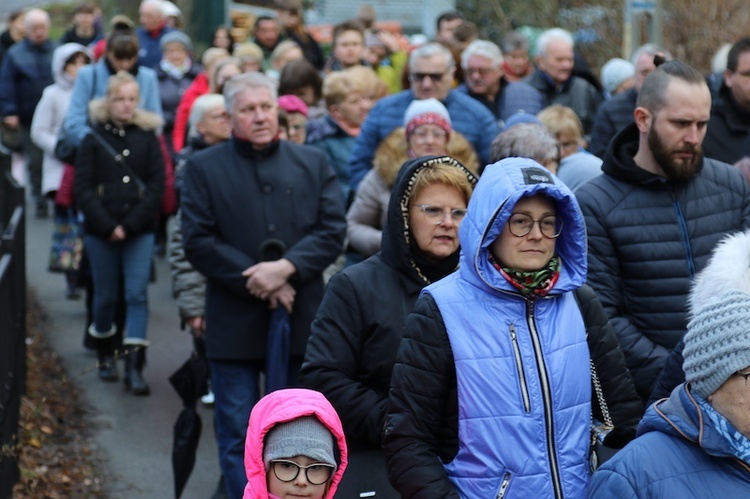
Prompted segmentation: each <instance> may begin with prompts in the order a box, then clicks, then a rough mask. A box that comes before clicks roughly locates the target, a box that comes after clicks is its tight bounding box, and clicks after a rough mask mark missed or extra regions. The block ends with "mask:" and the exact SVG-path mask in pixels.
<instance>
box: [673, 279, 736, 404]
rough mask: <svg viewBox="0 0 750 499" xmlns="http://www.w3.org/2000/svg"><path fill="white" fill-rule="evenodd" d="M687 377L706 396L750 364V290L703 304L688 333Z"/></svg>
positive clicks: (685, 350) (694, 387) (685, 363)
mask: <svg viewBox="0 0 750 499" xmlns="http://www.w3.org/2000/svg"><path fill="white" fill-rule="evenodd" d="M683 356H684V358H685V361H684V363H683V365H682V367H683V370H684V371H685V380H686V381H687V382H688V383H690V387H691V389H692V390H693V392H694V393H696V394H698V395H700V396H701V397H703V398H704V399H707V398H708V396H709V395H711V394H712V393H714V392H715V391H716V390H717V389H718V388H719V387H720V386H721V385H722V384H723V383H724V382H725V381H726V380H727V379H729V377H730V376H732V374H734V373H736V372H737V371H739V370H741V369H745V368H746V367H748V366H750V294H748V293H745V292H742V291H730V292H728V293H725V294H723V295H721V296H720V297H718V299H716V300H714V301H712V302H710V303H709V304H708V305H707V306H705V307H702V308H700V309H699V310H698V311H697V312H696V313H695V315H694V317H693V320H691V321H690V323H689V324H688V330H687V333H686V334H685V349H684V351H683Z"/></svg>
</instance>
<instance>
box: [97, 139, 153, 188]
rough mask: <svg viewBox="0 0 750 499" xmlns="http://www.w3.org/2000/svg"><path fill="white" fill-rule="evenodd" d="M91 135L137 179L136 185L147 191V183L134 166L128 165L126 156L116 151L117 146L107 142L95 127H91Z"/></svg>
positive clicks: (126, 171)
mask: <svg viewBox="0 0 750 499" xmlns="http://www.w3.org/2000/svg"><path fill="white" fill-rule="evenodd" d="M91 135H93V136H94V138H95V139H96V140H97V141H98V142H99V143H100V144H101V145H102V146H104V148H105V149H106V150H107V152H108V153H109V154H111V155H112V157H113V158H114V160H115V162H116V163H119V164H120V166H122V168H123V169H124V170H125V173H127V174H128V175H130V176H131V177H132V178H133V180H134V181H135V183H136V185H137V186H138V189H141V190H142V191H144V192H145V191H146V184H145V183H144V182H143V180H141V178H140V177H139V176H138V174H137V173H135V172H134V171H133V169H132V168H130V166H129V165H128V163H127V162H126V161H125V157H124V156H123V155H122V154H120V153H118V152H117V151H115V148H114V147H112V146H111V145H110V144H109V142H107V141H106V140H104V137H102V136H101V135H99V134H98V133H97V132H96V130H94V129H93V128H92V129H91Z"/></svg>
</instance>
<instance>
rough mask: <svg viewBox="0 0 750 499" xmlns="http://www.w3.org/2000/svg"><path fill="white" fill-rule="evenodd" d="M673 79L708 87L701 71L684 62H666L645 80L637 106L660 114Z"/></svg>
mask: <svg viewBox="0 0 750 499" xmlns="http://www.w3.org/2000/svg"><path fill="white" fill-rule="evenodd" d="M673 79H678V80H682V81H684V82H685V83H689V84H691V85H704V86H705V85H706V80H705V79H704V78H703V75H702V74H701V73H700V71H698V70H697V69H695V68H694V67H693V66H691V65H690V64H687V63H685V62H682V61H669V62H665V63H664V64H662V65H660V66H659V67H657V68H656V69H655V70H653V71H652V72H651V74H649V75H648V76H647V77H646V79H645V80H643V86H642V87H641V90H640V92H638V101H637V103H636V106H638V107H643V108H646V109H648V110H649V111H650V112H651V113H656V112H658V111H659V110H660V109H661V108H662V107H664V97H665V95H666V90H667V86H668V85H669V82H671V81H672V80H673Z"/></svg>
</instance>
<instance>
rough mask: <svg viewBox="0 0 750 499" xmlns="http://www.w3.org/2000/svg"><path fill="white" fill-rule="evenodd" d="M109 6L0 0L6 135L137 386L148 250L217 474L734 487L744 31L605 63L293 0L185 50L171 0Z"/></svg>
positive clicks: (94, 341) (744, 448)
mask: <svg viewBox="0 0 750 499" xmlns="http://www.w3.org/2000/svg"><path fill="white" fill-rule="evenodd" d="M101 14H102V13H101V11H100V10H99V9H98V8H97V7H96V6H95V5H92V4H88V3H84V4H81V5H79V6H77V7H76V8H75V10H74V13H73V16H72V19H71V27H70V29H68V30H67V31H66V32H65V34H64V35H63V36H62V38H61V39H60V40H59V42H56V41H53V40H51V39H50V38H49V28H50V18H49V15H48V13H47V12H45V11H43V10H40V9H31V10H28V11H26V12H21V11H19V12H16V13H14V14H12V15H11V17H10V19H9V23H8V30H7V31H6V32H5V33H3V34H2V35H0V43H2V48H0V57H2V59H1V61H2V62H1V63H0V117H2V128H3V134H2V137H3V143H4V145H5V146H6V147H12V148H14V155H15V157H16V160H17V163H18V162H25V169H26V172H27V173H25V174H24V175H23V179H24V180H23V181H24V182H25V183H26V185H27V186H28V192H29V195H30V196H31V198H32V199H33V202H34V207H35V210H36V211H35V215H36V216H37V217H46V216H48V210H49V207H50V203H51V204H52V206H53V208H54V209H53V213H54V218H55V220H54V222H55V224H54V226H55V233H54V234H53V247H52V248H51V252H50V268H51V269H53V267H54V270H55V271H61V272H63V273H64V275H65V283H66V296H67V297H68V298H70V299H76V298H78V297H79V294H80V293H79V290H80V289H82V288H85V290H86V306H87V310H88V322H87V324H86V331H85V333H84V343H85V345H86V346H87V347H89V348H92V349H93V350H95V351H96V354H97V367H98V376H99V378H100V379H101V380H102V381H103V382H110V383H111V382H115V381H118V380H119V379H120V373H119V371H118V359H120V358H122V359H124V360H125V368H124V373H123V375H122V379H123V381H124V384H125V387H126V388H127V390H128V391H129V392H130V393H132V394H134V395H140V396H143V395H148V394H149V393H150V388H149V385H148V383H147V381H146V380H145V378H144V375H143V371H144V366H145V364H146V351H147V349H148V345H149V341H148V334H147V331H148V315H149V314H148V297H147V291H148V283H149V279H150V278H151V273H152V258H153V255H159V254H162V255H163V254H167V255H168V257H169V262H170V266H171V269H172V277H173V290H174V296H175V299H176V302H177V308H178V316H179V320H180V321H181V322H182V325H183V326H184V327H185V328H186V329H187V330H189V331H190V333H191V335H192V338H193V341H194V344H195V349H196V351H197V352H198V354H199V355H200V356H201V357H203V358H205V359H206V360H207V362H208V363H209V365H210V377H211V380H210V390H211V391H210V394H208V395H210V397H209V398H210V400H211V402H212V403H213V407H214V418H215V425H214V426H215V430H216V440H217V445H218V455H219V464H220V469H221V473H222V476H221V478H219V477H217V478H219V489H218V490H217V493H216V496H215V497H229V498H232V499H234V498H240V497H245V498H262V499H266V498H285V497H298V496H305V497H315V498H323V497H326V498H329V497H333V496H334V494H338V495H337V497H347V498H348V497H373V496H374V497H394V498H395V497H406V498H428V497H429V498H435V497H440V498H453V497H455V498H458V497H466V498H477V497H497V498H506V497H507V498H513V497H521V498H523V497H531V496H539V497H549V498H555V499H558V498H563V497H570V498H579V497H586V496H588V497H593V498H600V497H601V498H604V497H607V498H609V497H623V498H624V497H644V498H645V497H650V498H661V497H674V496H675V495H679V496H680V497H740V496H744V495H745V494H748V493H750V420H749V419H748V417H749V416H748V400H750V392H748V389H749V387H748V385H747V382H748V381H747V379H748V376H750V335H748V332H750V329H748V324H750V322H745V321H750V287H749V286H748V284H747V283H748V282H750V184H748V178H750V167H749V166H748V165H750V85H748V84H747V82H746V81H745V80H746V79H747V78H748V74H750V38H743V39H740V40H738V41H736V42H735V43H734V44H732V45H731V46H730V48H729V50H728V51H727V52H726V56H725V59H726V60H725V64H723V65H722V67H720V68H718V69H717V71H718V72H715V73H714V74H712V75H704V74H701V73H700V72H699V71H698V70H696V69H695V68H693V67H692V66H690V65H689V64H687V63H685V62H683V61H680V60H673V58H672V55H671V53H670V51H669V50H667V49H666V48H664V47H659V46H656V45H653V44H647V45H643V46H641V47H639V48H637V49H636V50H635V51H634V53H633V54H632V56H631V58H630V60H626V59H622V58H617V57H613V58H612V59H611V60H609V61H608V62H607V63H606V64H604V65H603V66H602V68H601V71H599V72H595V71H592V70H591V68H589V67H588V66H587V65H586V63H585V61H584V60H583V59H582V57H581V55H580V53H579V51H578V49H577V48H576V46H575V40H574V38H573V36H572V35H571V34H570V33H569V32H567V31H565V30H563V29H560V28H556V27H555V28H550V29H547V30H545V31H543V32H541V33H540V34H539V36H538V37H537V38H536V39H535V40H528V39H527V38H526V37H525V36H523V35H522V34H521V33H519V32H510V33H507V34H506V36H504V37H503V39H502V40H500V41H499V42H500V43H499V44H498V43H495V42H493V41H491V40H485V39H480V38H479V35H478V30H477V28H476V26H475V25H474V24H473V23H471V22H470V21H467V20H465V19H464V18H463V16H462V15H461V14H460V13H459V12H446V13H444V14H442V15H441V16H440V17H439V18H438V19H437V22H436V36H435V39H434V40H426V39H425V40H417V39H414V38H413V39H411V40H410V39H407V38H406V37H403V36H400V35H398V34H395V33H391V32H389V31H387V30H382V29H378V27H377V23H376V22H375V11H374V9H372V8H363V9H361V11H360V13H359V14H358V17H357V18H356V19H351V20H348V21H345V22H342V23H340V24H337V25H336V26H335V27H334V28H333V31H332V38H333V39H332V45H331V48H330V54H329V55H326V51H325V50H323V48H322V47H321V46H320V45H319V44H318V42H317V41H316V39H315V38H314V37H313V36H312V34H311V33H310V30H309V29H308V28H307V27H306V26H305V23H304V9H303V5H302V2H300V1H299V0H277V1H276V2H275V15H273V16H265V15H264V16H258V17H257V18H256V19H255V22H254V25H253V30H252V36H251V37H250V38H249V39H247V40H235V39H233V31H232V30H230V29H229V28H227V27H225V26H219V27H217V28H216V30H215V31H214V33H213V36H212V38H211V41H210V47H209V48H207V49H206V50H204V51H203V52H202V53H201V54H197V53H196V51H195V45H194V43H193V40H191V38H190V37H189V36H188V35H187V34H186V33H185V32H184V31H182V30H181V29H180V12H179V9H176V7H175V6H174V5H173V4H171V2H167V1H165V0H143V2H142V3H141V5H140V10H139V20H138V23H136V22H134V21H133V20H131V19H129V18H128V17H125V16H122V15H117V16H114V17H112V19H110V20H109V21H108V24H107V26H108V27H107V28H105V27H104V23H103V19H102V17H101ZM14 138H15V141H14V140H13V139H14ZM53 264H54V265H53ZM264 380H265V384H262V383H263V382H264ZM743 384H744V385H745V386H743ZM206 400H208V399H206Z"/></svg>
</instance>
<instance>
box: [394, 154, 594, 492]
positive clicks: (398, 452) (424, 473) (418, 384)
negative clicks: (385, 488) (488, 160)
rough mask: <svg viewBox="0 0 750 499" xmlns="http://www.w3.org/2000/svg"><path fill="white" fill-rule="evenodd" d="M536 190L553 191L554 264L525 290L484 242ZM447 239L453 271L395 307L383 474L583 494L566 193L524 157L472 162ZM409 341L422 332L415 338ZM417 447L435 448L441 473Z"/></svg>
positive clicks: (421, 481)
mask: <svg viewBox="0 0 750 499" xmlns="http://www.w3.org/2000/svg"><path fill="white" fill-rule="evenodd" d="M537 193H539V194H542V193H543V194H546V195H548V196H551V197H552V198H553V199H555V200H556V205H557V214H558V215H559V216H561V217H562V218H563V220H564V224H565V225H564V226H565V230H564V231H563V234H562V235H561V236H560V237H559V238H558V239H557V244H556V253H557V254H558V255H559V256H560V258H561V260H562V268H561V272H560V277H559V280H558V282H557V284H556V285H555V287H554V289H553V291H552V292H551V293H550V294H549V295H547V296H546V297H544V298H538V299H536V300H527V299H525V298H524V297H523V296H522V295H520V294H519V293H518V292H517V290H515V288H513V287H512V286H511V284H510V283H509V282H507V281H506V280H505V279H504V278H503V277H502V276H501V275H500V273H499V272H498V271H497V270H495V269H494V268H493V266H492V264H491V263H490V262H489V247H490V245H491V244H492V242H493V241H494V240H495V239H496V238H497V237H498V236H499V235H500V233H501V231H502V230H503V227H504V226H505V224H506V222H507V220H508V218H509V217H510V215H511V212H512V209H513V207H514V206H515V204H516V202H517V201H518V200H519V199H520V198H521V197H522V196H529V195H534V194H537ZM459 239H460V241H461V264H460V268H459V271H458V272H456V273H453V274H451V275H449V276H448V277H446V278H444V279H442V280H440V281H438V282H436V283H434V284H432V285H430V286H428V287H427V288H425V290H424V291H423V293H422V296H421V297H420V299H419V302H418V303H417V307H416V309H415V312H414V313H413V314H412V315H411V316H410V317H409V319H407V323H406V335H405V339H404V341H403V342H402V344H401V349H400V351H399V356H398V363H397V365H396V368H395V370H394V372H393V382H392V388H391V395H390V405H389V414H388V418H387V422H386V434H385V437H384V438H385V439H384V446H385V448H386V452H387V453H388V454H389V462H388V467H389V475H390V478H391V482H392V483H394V485H396V486H397V488H398V490H399V492H400V493H401V494H402V497H410V498H416V497H419V498H422V497H424V498H427V497H441V498H448V497H462V498H471V499H473V498H488V497H506V498H507V497H509V498H528V497H536V498H554V497H557V498H561V497H571V498H574V497H583V496H585V494H586V486H587V482H588V479H589V471H588V451H589V448H588V447H589V426H590V418H591V387H590V384H589V383H588V382H583V383H582V382H581V380H589V379H590V370H589V360H588V359H589V348H588V345H587V340H586V329H585V325H584V320H583V318H582V315H581V311H580V309H579V307H578V304H577V303H576V299H575V296H574V293H573V292H572V291H574V290H576V289H577V288H579V287H580V286H582V285H583V284H584V282H585V280H586V269H587V261H586V229H585V226H584V221H583V216H582V214H581V212H580V210H579V208H578V205H577V203H576V200H575V197H574V195H573V193H572V192H571V191H570V189H568V188H567V187H566V186H565V185H564V184H563V183H562V182H560V180H559V179H557V178H556V177H554V176H553V175H552V174H551V173H549V172H548V171H547V170H544V169H543V168H542V167H540V166H539V165H538V164H537V163H535V162H534V161H532V160H529V159H522V158H511V159H506V160H504V161H502V162H500V163H497V164H494V165H490V166H488V167H487V169H485V171H484V173H483V175H482V177H481V178H480V181H479V183H478V184H477V187H476V189H475V191H474V194H473V196H472V198H471V201H470V202H469V207H468V214H467V216H466V218H465V219H464V220H463V222H462V223H461V226H460V228H459ZM446 333H447V334H446ZM441 336H447V339H446V340H447V343H448V344H445V343H446V341H443V339H442V338H441ZM428 337H430V338H435V339H434V340H431V339H430V338H428ZM423 340H424V341H426V342H429V341H433V343H432V344H431V345H428V344H427V343H422V344H421V345H417V342H422V341H423ZM439 342H442V343H443V345H442V346H437V343H439ZM422 347H424V348H422ZM446 350H448V351H450V352H452V358H450V357H451V356H450V355H446V354H445V351H446ZM454 365H455V379H454V380H453V381H451V369H452V367H453V366H454ZM452 383H456V384H457V388H458V390H457V393H458V404H457V405H458V415H457V417H458V424H457V427H458V452H457V453H455V454H453V455H451V453H450V451H448V450H447V449H445V450H444V449H443V446H444V445H445V444H444V442H446V441H450V438H451V436H450V435H449V434H447V433H445V428H446V427H448V428H449V427H451V426H452V425H453V423H452V422H451V421H450V419H449V418H450V417H451V408H450V406H451V403H452V402H451V400H450V395H449V393H450V390H451V388H450V385H451V384H452ZM426 398H429V399H430V400H431V401H430V402H429V403H428V402H426V400H425V399H426ZM432 400H436V402H434V403H433V402H432ZM498 402H501V403H498ZM423 404H424V406H425V407H428V408H429V409H422V406H423ZM416 406H419V409H413V408H415V407H416ZM433 409H435V410H438V411H439V413H438V414H432V410H433ZM420 411H421V413H420ZM449 431H450V430H449ZM453 438H455V436H454V437H453ZM410 440H411V441H410ZM414 440H416V442H415V441H414ZM420 446H424V448H422V447H420ZM430 453H433V454H435V453H437V454H438V456H437V457H439V458H440V461H442V463H443V467H444V469H443V470H442V476H441V474H440V473H441V470H439V469H436V468H437V467H438V466H440V465H439V462H440V461H438V459H435V458H434V457H433V458H432V459H429V457H430V456H429V454H430ZM404 454H406V456H404ZM407 461H408V462H407ZM407 468H408V469H407ZM446 483H447V485H446ZM451 484H452V485H451Z"/></svg>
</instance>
